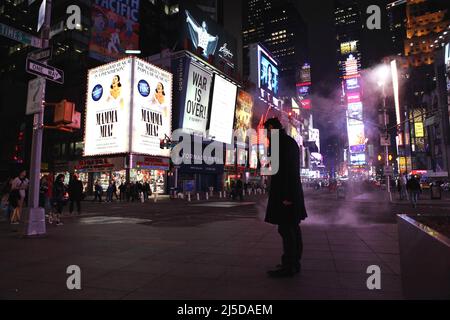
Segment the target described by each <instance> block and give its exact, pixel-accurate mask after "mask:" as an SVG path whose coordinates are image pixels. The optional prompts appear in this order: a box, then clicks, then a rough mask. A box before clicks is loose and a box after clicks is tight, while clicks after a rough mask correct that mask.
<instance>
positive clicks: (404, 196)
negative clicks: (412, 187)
mask: <svg viewBox="0 0 450 320" xmlns="http://www.w3.org/2000/svg"><path fill="white" fill-rule="evenodd" d="M407 183H408V180H407V179H406V174H402V175H400V186H401V194H402V199H406V200H408V190H406V184H407Z"/></svg>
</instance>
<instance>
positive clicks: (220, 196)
mask: <svg viewBox="0 0 450 320" xmlns="http://www.w3.org/2000/svg"><path fill="white" fill-rule="evenodd" d="M219 198H220V199H222V191H219Z"/></svg>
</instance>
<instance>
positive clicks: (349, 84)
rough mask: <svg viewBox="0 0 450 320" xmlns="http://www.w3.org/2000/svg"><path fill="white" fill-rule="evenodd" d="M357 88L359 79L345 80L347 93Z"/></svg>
mask: <svg viewBox="0 0 450 320" xmlns="http://www.w3.org/2000/svg"><path fill="white" fill-rule="evenodd" d="M359 88H360V85H359V78H350V79H346V80H345V89H346V90H347V91H352V90H357V89H359Z"/></svg>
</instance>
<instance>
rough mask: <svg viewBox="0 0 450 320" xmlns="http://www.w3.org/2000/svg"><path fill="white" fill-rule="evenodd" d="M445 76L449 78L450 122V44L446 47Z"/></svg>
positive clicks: (449, 104)
mask: <svg viewBox="0 0 450 320" xmlns="http://www.w3.org/2000/svg"><path fill="white" fill-rule="evenodd" d="M444 61H445V75H446V78H447V105H448V114H449V122H450V43H447V45H446V46H445V57H444Z"/></svg>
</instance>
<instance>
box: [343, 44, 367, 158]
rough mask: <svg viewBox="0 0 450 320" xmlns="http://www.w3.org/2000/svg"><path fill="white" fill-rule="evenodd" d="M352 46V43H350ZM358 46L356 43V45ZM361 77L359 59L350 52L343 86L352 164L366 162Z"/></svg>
mask: <svg viewBox="0 0 450 320" xmlns="http://www.w3.org/2000/svg"><path fill="white" fill-rule="evenodd" d="M349 47H350V48H352V46H351V45H349ZM354 47H355V48H356V45H355V46H354ZM360 82H361V78H360V74H359V67H358V61H357V59H356V58H355V56H354V55H353V54H351V53H350V54H349V55H348V58H347V60H346V61H345V71H344V77H343V87H344V93H345V98H346V99H345V100H346V102H347V134H348V144H349V149H350V158H351V159H358V160H357V161H351V165H356V166H359V165H365V164H366V156H365V151H366V146H365V145H366V136H365V128H364V122H363V103H362V99H361V93H362V90H361V84H360Z"/></svg>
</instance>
